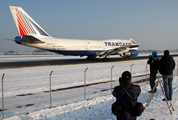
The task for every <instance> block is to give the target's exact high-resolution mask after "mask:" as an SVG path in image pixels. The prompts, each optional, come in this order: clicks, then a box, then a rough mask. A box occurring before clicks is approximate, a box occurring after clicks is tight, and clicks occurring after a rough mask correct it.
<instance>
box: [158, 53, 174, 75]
mask: <svg viewBox="0 0 178 120" xmlns="http://www.w3.org/2000/svg"><path fill="white" fill-rule="evenodd" d="M174 68H175V61H174V59H173V57H172V56H170V55H164V56H163V57H162V58H161V60H160V63H159V72H160V73H161V74H162V75H172V74H173V70H174Z"/></svg>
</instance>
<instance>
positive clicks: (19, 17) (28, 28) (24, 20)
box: [10, 6, 49, 36]
mask: <svg viewBox="0 0 178 120" xmlns="http://www.w3.org/2000/svg"><path fill="white" fill-rule="evenodd" d="M10 8H11V6H10ZM11 9H14V12H15V13H14V19H16V21H17V23H16V24H17V27H18V28H19V34H20V36H23V35H28V34H37V35H43V36H49V35H48V34H47V33H46V32H45V31H44V30H43V29H42V28H40V27H39V25H38V24H37V23H35V22H34V20H33V19H32V18H30V17H28V16H27V15H26V13H25V12H23V11H21V10H20V9H18V7H12V8H11Z"/></svg>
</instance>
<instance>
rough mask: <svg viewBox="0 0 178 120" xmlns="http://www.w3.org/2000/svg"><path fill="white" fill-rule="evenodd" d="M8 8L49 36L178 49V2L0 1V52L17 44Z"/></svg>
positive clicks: (15, 30)
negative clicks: (22, 14) (19, 9)
mask: <svg viewBox="0 0 178 120" xmlns="http://www.w3.org/2000/svg"><path fill="white" fill-rule="evenodd" d="M9 5H12V6H18V7H22V9H24V10H25V11H26V12H27V14H29V15H30V16H31V17H32V18H33V19H34V20H35V21H36V22H37V23H38V24H39V25H40V26H41V27H42V28H43V29H44V30H45V31H46V32H47V33H48V34H50V35H51V36H53V37H58V38H70V39H92V40H103V39H129V38H134V40H135V41H136V42H137V43H138V44H139V46H140V47H139V49H155V50H165V49H178V0H47V1H45V0H28V1H27V0H1V1H0V16H1V17H0V42H1V44H0V52H2V51H9V50H12V51H18V52H20V51H33V49H32V48H30V47H26V46H22V45H18V44H16V43H15V42H14V41H10V40H7V39H14V38H15V37H16V36H19V33H18V30H17V28H16V25H15V23H14V20H13V17H12V15H11V12H10V10H9Z"/></svg>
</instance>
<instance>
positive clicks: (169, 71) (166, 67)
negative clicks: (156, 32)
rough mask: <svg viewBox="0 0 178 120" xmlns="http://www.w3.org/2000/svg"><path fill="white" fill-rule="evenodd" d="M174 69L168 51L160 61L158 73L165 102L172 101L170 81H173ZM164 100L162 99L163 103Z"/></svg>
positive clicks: (172, 60) (173, 62)
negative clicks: (162, 85) (160, 76)
mask: <svg viewBox="0 0 178 120" xmlns="http://www.w3.org/2000/svg"><path fill="white" fill-rule="evenodd" d="M174 68H175V61H174V59H173V57H172V56H170V55H169V51H168V50H165V51H164V56H163V57H162V58H161V60H160V64H159V72H160V73H161V74H162V78H163V83H164V91H165V94H166V98H167V100H172V94H173V91H172V80H173V70H174ZM165 100H166V99H165V98H164V99H163V101H165Z"/></svg>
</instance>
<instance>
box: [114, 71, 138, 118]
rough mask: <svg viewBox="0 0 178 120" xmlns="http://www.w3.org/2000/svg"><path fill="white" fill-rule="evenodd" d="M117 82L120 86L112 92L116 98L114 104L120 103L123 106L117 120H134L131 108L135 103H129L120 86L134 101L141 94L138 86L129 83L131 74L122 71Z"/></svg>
mask: <svg viewBox="0 0 178 120" xmlns="http://www.w3.org/2000/svg"><path fill="white" fill-rule="evenodd" d="M119 82H120V85H119V86H116V87H115V88H114V90H113V92H112V94H113V96H114V97H115V98H116V102H119V103H122V106H123V112H122V114H121V115H117V120H136V116H134V115H133V106H135V104H136V102H134V101H132V103H131V102H130V101H129V99H128V97H126V95H125V94H126V93H125V92H124V90H123V89H122V87H121V85H122V86H123V87H124V88H125V89H126V90H127V91H128V93H129V94H130V95H131V97H132V98H133V99H135V100H137V98H138V96H139V94H140V93H141V89H140V86H139V85H134V84H132V83H131V73H130V72H129V71H124V72H123V73H122V76H121V78H120V79H119ZM122 99H123V100H122Z"/></svg>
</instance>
